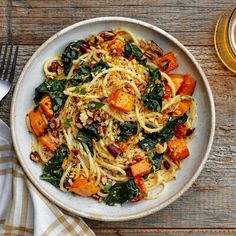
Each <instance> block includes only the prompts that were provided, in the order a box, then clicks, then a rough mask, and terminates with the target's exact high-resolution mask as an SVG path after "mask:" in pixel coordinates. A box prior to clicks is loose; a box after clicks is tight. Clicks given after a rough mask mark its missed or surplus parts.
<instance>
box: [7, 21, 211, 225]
mask: <svg viewBox="0 0 236 236" xmlns="http://www.w3.org/2000/svg"><path fill="white" fill-rule="evenodd" d="M119 27H125V28H127V29H130V30H131V31H132V32H134V33H135V34H136V35H138V36H140V37H142V38H144V39H153V40H154V41H156V42H157V43H158V44H159V45H160V46H161V48H163V49H164V51H165V52H169V51H173V52H174V53H175V54H176V55H177V60H178V62H179V65H180V66H179V68H178V69H176V70H175V71H174V72H175V73H190V74H191V75H193V77H194V78H195V79H196V80H197V86H196V89H195V92H194V97H195V98H196V100H197V112H198V122H197V129H196V131H197V136H196V137H195V138H194V139H193V140H192V141H191V142H190V144H189V148H190V153H191V156H190V157H189V158H187V159H186V160H185V161H184V164H183V168H182V169H181V170H180V171H178V173H177V178H176V180H175V181H171V182H170V183H169V184H168V188H167V191H165V193H164V194H162V195H161V196H160V197H159V198H158V199H155V200H143V201H140V202H137V203H130V204H124V205H122V206H114V207H111V206H107V205H105V204H104V203H98V202H97V201H95V200H94V199H92V198H83V197H79V196H73V195H72V194H69V193H64V192H62V191H60V190H58V189H56V188H55V187H54V186H52V185H51V184H49V183H47V182H45V181H42V180H40V179H39V176H40V174H41V171H42V169H41V167H40V165H38V164H35V163H34V162H32V161H31V160H30V159H29V154H30V150H31V138H30V135H29V133H28V130H27V127H26V124H25V115H26V114H27V112H28V111H29V109H30V107H31V106H32V100H33V96H34V89H35V88H36V87H37V86H38V85H39V84H40V83H42V82H43V80H44V74H43V69H42V68H43V63H44V61H45V60H46V59H47V58H48V57H50V56H52V55H56V54H58V53H60V52H61V51H62V50H63V49H64V48H65V46H66V45H67V44H68V43H69V42H71V41H75V40H78V39H83V38H85V37H87V36H89V35H90V34H93V33H98V32H100V31H104V30H110V29H113V28H119ZM11 128H12V137H13V142H14V146H15V150H16V152H17V155H18V158H19V160H20V163H21V165H22V167H23V168H24V171H25V173H26V174H27V176H28V178H29V179H30V180H31V181H32V183H33V184H34V185H35V186H36V187H37V189H38V190H39V191H40V192H41V193H42V194H43V195H45V196H46V197H47V198H48V199H49V200H51V201H52V202H54V203H56V204H57V205H58V206H60V207H61V208H63V209H65V210H68V211H70V212H71V213H74V214H76V215H80V216H83V217H87V218H90V219H95V220H105V221H121V220H130V219H135V218H139V217H143V216H146V215H149V214H152V213H154V212H156V211H158V210H160V209H162V208H164V207H166V206H167V205H169V204H170V203H172V202H173V201H175V200H176V199H177V198H178V197H179V196H181V195H182V194H183V193H184V192H185V191H186V190H187V189H188V188H189V187H190V186H191V185H192V183H193V182H194V181H195V180H196V178H197V176H198V175H199V174H200V171H201V170H202V168H203V166H204V164H205V162H206V160H207V156H208V154H209V151H210V147H211V144H212V140H213V135H214V128H215V110H214V102H213V97H212V93H211V90H210V87H209V84H208V82H207V79H206V77H205V75H204V73H203V71H202V69H201V68H200V66H199V65H198V64H197V62H196V60H195V59H194V57H193V56H192V54H191V53H190V52H189V51H188V50H187V49H186V48H185V47H184V46H183V45H182V44H181V43H180V42H179V41H178V40H176V39H175V38H174V37H172V36H171V35H169V34H168V33H166V32H165V31H163V30H161V29H159V28H158V27H155V26H153V25H150V24H147V23H144V22H142V21H138V20H134V19H128V18H120V17H102V18H95V19H91V20H86V21H82V22H79V23H76V24H74V25H72V26H69V27H67V28H65V29H63V30H61V31H60V32H59V33H57V34H55V35H54V36H52V37H51V38H50V39H48V40H47V41H46V42H45V43H44V44H43V45H42V46H41V47H40V48H39V49H38V50H37V51H36V52H35V53H34V54H33V56H32V57H31V59H30V60H29V61H28V63H27V64H26V66H25V68H24V70H23V71H22V73H21V76H20V78H19V80H18V83H17V85H16V88H15V92H14V96H13V100H12V107H11Z"/></svg>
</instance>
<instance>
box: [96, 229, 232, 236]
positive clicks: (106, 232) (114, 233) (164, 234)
mask: <svg viewBox="0 0 236 236" xmlns="http://www.w3.org/2000/svg"><path fill="white" fill-rule="evenodd" d="M95 233H96V235H97V236H133V235H137V236H146V235H149V236H171V235H175V236H185V235H192V236H212V235H214V236H223V235H224V236H233V235H235V234H236V231H235V230H234V229H229V230H224V229H223V230H222V229H219V230H215V229H202V230H201V229H197V230H196V229H135V230H129V229H95Z"/></svg>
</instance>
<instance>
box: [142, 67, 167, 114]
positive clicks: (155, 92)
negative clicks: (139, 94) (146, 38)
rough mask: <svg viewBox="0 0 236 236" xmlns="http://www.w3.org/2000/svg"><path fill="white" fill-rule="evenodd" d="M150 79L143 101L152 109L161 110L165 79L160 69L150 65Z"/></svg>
mask: <svg viewBox="0 0 236 236" xmlns="http://www.w3.org/2000/svg"><path fill="white" fill-rule="evenodd" d="M149 75H150V80H149V82H148V84H147V86H146V89H145V92H144V95H143V98H142V99H143V103H144V105H145V106H146V107H147V108H148V109H149V110H150V111H157V112H159V111H161V109H162V97H163V95H164V92H163V87H164V84H163V81H162V79H161V74H160V71H159V70H158V69H157V68H155V69H154V68H152V67H149Z"/></svg>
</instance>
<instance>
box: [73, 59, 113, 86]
mask: <svg viewBox="0 0 236 236" xmlns="http://www.w3.org/2000/svg"><path fill="white" fill-rule="evenodd" d="M104 68H109V66H108V64H107V63H106V62H104V61H103V60H100V61H99V62H98V63H97V64H96V65H95V66H94V67H92V66H89V65H87V64H85V63H82V64H81V65H80V67H79V70H78V72H77V73H76V74H75V75H74V77H73V78H72V79H70V83H72V84H79V83H87V82H90V81H92V80H93V76H92V74H91V73H98V72H100V71H101V70H103V69H104Z"/></svg>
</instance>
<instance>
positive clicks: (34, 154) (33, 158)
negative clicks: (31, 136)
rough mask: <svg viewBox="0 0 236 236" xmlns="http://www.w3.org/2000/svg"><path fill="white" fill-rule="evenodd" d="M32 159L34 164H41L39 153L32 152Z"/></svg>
mask: <svg viewBox="0 0 236 236" xmlns="http://www.w3.org/2000/svg"><path fill="white" fill-rule="evenodd" d="M30 159H31V160H32V161H34V162H41V158H40V156H39V154H38V152H31V153H30Z"/></svg>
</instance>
